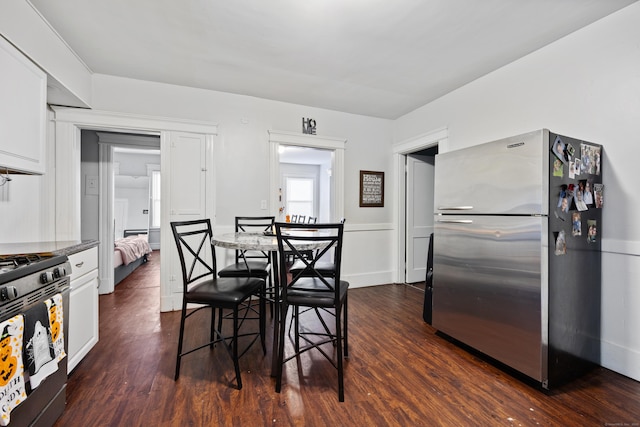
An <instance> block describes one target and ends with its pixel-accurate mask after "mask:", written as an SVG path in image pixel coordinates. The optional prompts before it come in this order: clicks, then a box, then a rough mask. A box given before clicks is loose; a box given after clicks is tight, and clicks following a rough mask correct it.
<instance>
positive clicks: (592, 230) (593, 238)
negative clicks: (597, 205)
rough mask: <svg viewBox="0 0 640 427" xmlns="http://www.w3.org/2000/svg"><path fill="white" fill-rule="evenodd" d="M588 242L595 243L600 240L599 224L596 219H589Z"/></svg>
mask: <svg viewBox="0 0 640 427" xmlns="http://www.w3.org/2000/svg"><path fill="white" fill-rule="evenodd" d="M587 230H588V231H587V242H588V243H595V242H597V241H598V224H597V221H596V220H595V219H589V220H587Z"/></svg>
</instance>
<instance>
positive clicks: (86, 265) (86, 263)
mask: <svg viewBox="0 0 640 427" xmlns="http://www.w3.org/2000/svg"><path fill="white" fill-rule="evenodd" d="M69 262H70V263H71V281H72V282H73V281H74V280H76V279H78V278H79V277H81V276H83V275H85V274H87V273H89V272H90V271H92V270H95V269H97V268H98V248H97V247H95V248H91V249H87V250H86V251H82V252H78V253H75V254H71V255H69Z"/></svg>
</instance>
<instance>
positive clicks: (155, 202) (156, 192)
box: [149, 170, 161, 228]
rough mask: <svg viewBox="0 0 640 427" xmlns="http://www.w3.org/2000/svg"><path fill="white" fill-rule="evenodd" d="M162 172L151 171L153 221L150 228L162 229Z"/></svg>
mask: <svg viewBox="0 0 640 427" xmlns="http://www.w3.org/2000/svg"><path fill="white" fill-rule="evenodd" d="M160 177H161V176H160V171H159V170H153V171H151V189H150V190H151V191H150V192H151V204H150V209H151V212H150V213H151V221H150V224H149V227H150V228H160Z"/></svg>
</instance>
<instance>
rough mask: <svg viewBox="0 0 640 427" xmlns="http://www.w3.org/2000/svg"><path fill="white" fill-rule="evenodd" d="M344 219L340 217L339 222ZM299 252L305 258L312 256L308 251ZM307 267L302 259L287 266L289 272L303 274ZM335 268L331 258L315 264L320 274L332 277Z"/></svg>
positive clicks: (343, 221)
mask: <svg viewBox="0 0 640 427" xmlns="http://www.w3.org/2000/svg"><path fill="white" fill-rule="evenodd" d="M345 221H346V219H345V218H341V219H340V223H341V224H344V223H345ZM301 252H302V254H303V255H306V256H307V258H308V257H309V256H312V254H311V252H310V251H301ZM334 258H335V257H334ZM307 268H308V267H307V265H306V264H305V263H304V262H302V260H297V261H296V262H294V263H293V264H292V265H291V267H290V268H289V273H291V274H302V275H305V274H306V272H305V270H306V269H307ZM335 268H336V266H335V263H334V262H333V261H331V260H320V261H318V262H316V264H315V269H316V270H318V271H320V273H322V275H324V276H331V277H332V276H333V275H334V274H335Z"/></svg>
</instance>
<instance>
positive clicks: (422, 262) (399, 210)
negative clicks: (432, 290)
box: [393, 128, 449, 283]
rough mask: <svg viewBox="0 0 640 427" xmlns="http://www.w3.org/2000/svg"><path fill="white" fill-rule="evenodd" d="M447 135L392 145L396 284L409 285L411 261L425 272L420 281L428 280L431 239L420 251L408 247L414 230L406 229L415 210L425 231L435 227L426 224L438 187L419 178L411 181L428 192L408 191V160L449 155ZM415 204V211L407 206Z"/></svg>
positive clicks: (428, 135) (436, 134) (440, 133)
mask: <svg viewBox="0 0 640 427" xmlns="http://www.w3.org/2000/svg"><path fill="white" fill-rule="evenodd" d="M448 133H449V132H448V130H447V129H446V128H442V129H437V130H434V131H432V132H429V133H425V134H422V135H418V136H415V137H413V138H409V139H407V140H404V141H401V142H398V143H396V144H394V145H393V157H394V170H395V174H396V180H395V185H396V187H395V189H396V192H395V194H394V199H393V200H394V206H395V208H396V214H395V215H394V225H395V229H396V230H397V234H396V246H395V251H396V252H395V253H396V261H397V262H396V270H395V280H394V281H395V283H408V282H407V266H408V260H411V261H412V262H413V264H414V265H415V266H416V267H420V268H421V269H422V271H418V272H417V273H416V274H418V275H419V277H423V279H421V280H424V277H426V261H427V258H426V251H427V248H428V239H426V240H424V241H423V242H422V243H420V244H419V245H418V246H419V248H422V249H418V250H414V246H416V245H414V244H409V243H408V240H409V239H408V237H407V235H408V230H410V229H411V228H412V227H408V226H407V219H408V215H409V213H408V211H409V210H410V209H413V210H417V211H418V212H421V213H420V214H419V215H420V216H419V218H421V219H423V222H425V224H426V227H429V226H430V227H433V223H432V222H431V223H430V224H429V223H428V222H427V221H433V188H434V186H435V184H436V183H435V182H434V180H433V179H431V182H430V183H429V182H428V180H427V179H424V180H422V181H420V179H418V178H416V179H413V180H412V181H413V182H417V183H419V184H421V185H422V186H423V187H424V188H425V189H422V190H421V189H411V188H408V185H407V181H408V180H407V176H408V172H407V162H408V160H407V159H413V158H415V157H417V156H420V155H422V154H426V156H427V157H433V156H435V153H443V152H446V151H448V146H449V141H448ZM424 150H426V151H424ZM434 150H437V151H434ZM423 163H424V162H422V161H419V162H418V163H417V164H418V165H422V164H423ZM426 188H429V189H430V192H431V194H430V195H425V193H426V192H427V190H426ZM409 193H414V194H409ZM416 201H417V202H418V204H417V205H415V204H414V206H413V207H412V206H409V205H408V202H416ZM429 201H430V203H431V207H429V205H428V202H429ZM416 206H417V208H416ZM414 215H415V214H414ZM413 228H415V227H413ZM423 253H424V255H423ZM423 273H424V274H423ZM409 280H411V279H409Z"/></svg>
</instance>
